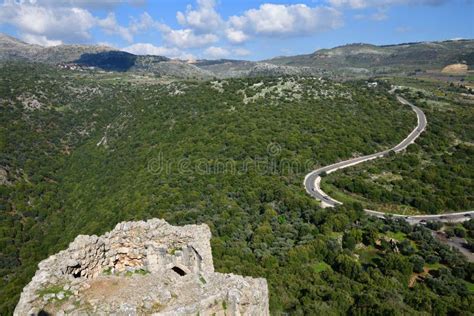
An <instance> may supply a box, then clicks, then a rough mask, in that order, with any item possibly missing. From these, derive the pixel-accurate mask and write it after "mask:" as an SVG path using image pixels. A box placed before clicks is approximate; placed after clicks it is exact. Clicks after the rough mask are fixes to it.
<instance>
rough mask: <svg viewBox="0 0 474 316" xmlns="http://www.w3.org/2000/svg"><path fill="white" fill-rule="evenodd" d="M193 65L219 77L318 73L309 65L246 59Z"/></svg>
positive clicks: (197, 62) (210, 61) (212, 61)
mask: <svg viewBox="0 0 474 316" xmlns="http://www.w3.org/2000/svg"><path fill="white" fill-rule="evenodd" d="M194 65H196V66H197V67H199V68H201V69H204V70H207V71H210V72H212V73H213V74H214V75H215V76H216V77H219V78H232V77H258V76H285V75H315V74H320V73H319V72H318V70H317V69H313V68H310V67H300V66H296V67H295V66H288V65H275V64H271V63H267V62H255V61H247V60H232V59H218V60H206V59H203V60H198V61H196V62H195V63H194Z"/></svg>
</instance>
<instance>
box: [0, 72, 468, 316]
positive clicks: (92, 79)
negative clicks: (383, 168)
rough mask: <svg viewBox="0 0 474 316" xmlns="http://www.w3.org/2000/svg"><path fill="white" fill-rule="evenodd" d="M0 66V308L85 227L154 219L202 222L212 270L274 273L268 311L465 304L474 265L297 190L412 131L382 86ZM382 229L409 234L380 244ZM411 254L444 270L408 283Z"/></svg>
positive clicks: (446, 308) (408, 116) (449, 309)
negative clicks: (317, 171)
mask: <svg viewBox="0 0 474 316" xmlns="http://www.w3.org/2000/svg"><path fill="white" fill-rule="evenodd" d="M0 70H1V73H2V75H1V77H0V79H1V82H0V104H1V107H0V110H1V113H0V120H1V125H0V148H1V150H0V161H1V162H0V167H1V168H2V170H1V172H2V173H1V174H2V185H1V186H0V198H1V209H0V302H1V303H0V314H2V315H3V314H6V315H8V314H11V313H12V311H13V308H14V306H15V304H16V302H17V300H18V297H19V293H20V292H21V289H22V288H23V286H24V285H25V284H26V283H28V282H29V281H30V279H31V277H32V276H33V274H34V272H35V270H36V267H37V263H38V262H39V261H40V260H42V259H44V258H46V257H47V256H48V255H51V254H53V253H55V252H57V251H59V250H61V249H64V248H65V247H66V246H67V245H68V243H69V242H71V241H72V240H73V239H74V238H75V237H76V236H77V235H78V234H103V233H104V232H106V231H109V230H111V229H112V228H113V227H114V226H115V225H116V223H118V222H121V221H124V220H145V219H149V218H154V217H158V218H164V219H166V220H167V221H169V222H170V223H172V224H175V225H183V224H189V223H207V224H208V225H209V226H210V228H211V230H212V234H213V238H212V240H211V243H212V249H213V256H214V264H215V267H216V270H217V271H220V272H232V273H237V274H241V275H250V276H256V277H265V278H267V280H268V283H269V289H270V309H271V312H272V313H273V314H277V315H278V314H281V313H288V314H292V315H293V314H295V315H304V314H308V315H318V314H319V315H331V314H344V313H350V314H417V313H424V314H447V313H450V314H462V313H465V312H474V310H473V307H474V302H473V297H472V295H470V294H469V292H468V289H467V286H466V284H467V283H466V282H473V281H474V280H473V279H472V271H473V265H472V264H468V263H467V262H466V261H465V259H464V258H463V257H462V255H460V254H459V253H456V252H453V251H451V250H450V249H449V247H447V246H443V245H441V244H440V243H438V242H437V241H435V240H434V239H433V238H432V236H431V234H430V231H429V230H427V229H426V228H423V227H410V226H408V225H407V224H406V223H405V222H403V221H395V220H387V221H382V220H379V219H375V218H368V217H366V216H365V215H364V213H363V212H362V208H361V205H360V204H347V205H344V206H342V207H338V208H336V209H329V210H327V209H321V208H320V207H319V203H318V202H317V201H315V200H314V199H312V198H311V197H310V196H309V195H307V194H306V192H305V191H304V189H303V187H302V181H303V178H304V175H305V174H306V173H307V172H309V171H310V170H312V169H313V168H315V167H317V166H322V165H326V164H330V163H333V162H335V161H338V160H343V159H347V158H348V157H351V156H353V155H356V154H368V153H373V152H376V151H380V150H382V149H385V148H389V147H391V146H393V145H394V144H396V143H397V142H398V141H399V140H400V139H403V138H404V137H405V136H406V134H407V133H408V132H409V131H410V129H411V127H412V126H414V124H415V123H416V122H415V120H416V118H415V116H414V115H413V113H412V112H411V111H410V110H409V109H408V108H406V107H403V106H401V105H400V104H399V103H398V102H397V101H396V100H395V99H394V98H393V96H390V95H389V94H388V93H387V92H386V91H387V86H384V85H380V86H379V87H378V88H377V89H368V88H367V86H366V84H365V82H358V81H355V82H348V83H343V84H340V83H334V82H331V81H320V80H317V79H310V78H280V79H279V78H253V79H233V80H225V81H222V82H221V84H222V87H223V89H222V92H219V89H217V88H216V85H215V84H213V83H211V82H193V81H175V82H164V81H160V80H159V79H155V78H152V77H150V78H146V79H145V78H141V79H140V80H137V79H136V78H135V77H131V76H129V75H128V74H127V73H124V74H82V73H79V72H78V73H75V72H69V71H59V70H57V69H54V68H48V67H46V66H41V65H19V64H5V65H3V66H2V68H1V69H0ZM114 76H115V78H114ZM282 86H284V87H286V88H285V90H281V89H279V88H278V87H282ZM32 100H37V101H38V102H39V104H40V106H41V108H40V109H34V108H33V107H32V106H33V105H38V103H36V102H33V101H32ZM244 100H245V101H246V102H244ZM31 102H33V103H31ZM25 106H26V107H29V108H31V109H25ZM397 157H398V155H397V156H395V157H394V159H395V158H397ZM4 174H5V176H3V175H4ZM328 177H329V176H328ZM325 181H326V180H325ZM466 230H467V233H468V234H472V231H473V229H472V227H469V228H468V227H466ZM387 232H392V233H394V234H396V235H398V236H401V235H399V232H402V233H403V234H405V237H406V239H404V240H402V241H395V242H394V243H389V242H387V241H386V240H385V239H384V238H383V236H384V234H386V233H387ZM364 251H365V252H366V253H367V254H366V255H363V252H364ZM359 254H360V255H359ZM369 254H370V255H369ZM420 258H421V259H422V260H423V261H424V262H426V263H429V264H433V263H436V262H440V263H442V264H443V265H444V266H445V268H443V269H439V270H438V272H437V273H433V274H430V275H429V276H427V277H426V279H425V280H424V281H417V282H416V285H415V287H414V288H412V289H410V288H408V285H407V284H408V280H409V278H410V276H411V274H412V272H413V271H414V269H415V268H416V267H418V266H419V264H420V262H421V260H420ZM323 263H325V264H327V266H324V271H322V270H323V265H322V264H323ZM157 308H160V307H159V306H158V307H157Z"/></svg>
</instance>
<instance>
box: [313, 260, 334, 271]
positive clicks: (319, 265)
mask: <svg viewBox="0 0 474 316" xmlns="http://www.w3.org/2000/svg"><path fill="white" fill-rule="evenodd" d="M313 269H314V272H316V273H320V272H323V271H326V270H328V269H331V266H330V265H329V264H327V263H326V262H318V263H316V264H314V265H313Z"/></svg>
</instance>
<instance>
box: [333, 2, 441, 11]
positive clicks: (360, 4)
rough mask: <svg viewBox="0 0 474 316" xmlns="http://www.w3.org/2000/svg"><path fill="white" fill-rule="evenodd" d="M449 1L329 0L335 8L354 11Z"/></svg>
mask: <svg viewBox="0 0 474 316" xmlns="http://www.w3.org/2000/svg"><path fill="white" fill-rule="evenodd" d="M445 2H447V0H328V3H329V4H330V5H332V6H335V7H350V8H352V9H364V8H368V7H387V6H392V5H401V4H411V5H432V6H433V5H440V4H443V3H445Z"/></svg>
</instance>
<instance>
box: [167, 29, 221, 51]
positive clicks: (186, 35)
mask: <svg viewBox="0 0 474 316" xmlns="http://www.w3.org/2000/svg"><path fill="white" fill-rule="evenodd" d="M160 30H161V33H162V35H163V39H164V40H165V41H166V42H167V43H168V44H170V45H171V46H176V47H179V48H194V47H203V46H207V45H209V44H212V43H215V42H217V41H218V40H219V37H218V36H217V35H215V34H211V33H208V34H195V33H194V31H193V30H192V29H182V30H173V29H171V28H170V27H168V26H166V25H161V26H160Z"/></svg>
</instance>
